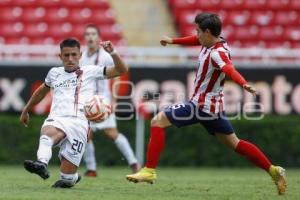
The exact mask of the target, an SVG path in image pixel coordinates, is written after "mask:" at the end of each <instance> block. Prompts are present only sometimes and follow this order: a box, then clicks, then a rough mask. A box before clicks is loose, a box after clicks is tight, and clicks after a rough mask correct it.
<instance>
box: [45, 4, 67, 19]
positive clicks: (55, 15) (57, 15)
mask: <svg viewBox="0 0 300 200" xmlns="http://www.w3.org/2000/svg"><path fill="white" fill-rule="evenodd" d="M67 19H69V10H68V9H67V8H65V7H62V8H50V9H49V8H48V9H47V12H46V16H45V21H47V22H51V23H52V22H53V23H58V22H64V21H66V20H67Z"/></svg>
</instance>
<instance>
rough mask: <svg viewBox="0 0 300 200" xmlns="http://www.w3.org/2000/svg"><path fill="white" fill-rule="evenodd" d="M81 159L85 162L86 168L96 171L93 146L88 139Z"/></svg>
mask: <svg viewBox="0 0 300 200" xmlns="http://www.w3.org/2000/svg"><path fill="white" fill-rule="evenodd" d="M83 160H84V162H85V165H86V168H87V170H91V171H96V167H97V164H96V156H95V146H94V143H93V141H91V140H90V141H89V142H88V143H87V144H86V148H85V152H84V154H83Z"/></svg>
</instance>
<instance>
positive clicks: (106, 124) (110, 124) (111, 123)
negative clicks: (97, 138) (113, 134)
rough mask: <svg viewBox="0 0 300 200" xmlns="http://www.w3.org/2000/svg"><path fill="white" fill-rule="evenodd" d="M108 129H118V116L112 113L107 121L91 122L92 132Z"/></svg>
mask: <svg viewBox="0 0 300 200" xmlns="http://www.w3.org/2000/svg"><path fill="white" fill-rule="evenodd" d="M106 128H117V122H116V116H115V114H114V113H112V114H111V115H110V116H109V117H108V118H107V119H106V120H105V121H103V122H100V123H95V122H91V129H92V131H94V132H96V131H97V130H103V129H106Z"/></svg>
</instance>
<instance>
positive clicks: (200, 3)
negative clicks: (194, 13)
mask: <svg viewBox="0 0 300 200" xmlns="http://www.w3.org/2000/svg"><path fill="white" fill-rule="evenodd" d="M219 6H220V0H210V1H207V0H197V2H196V8H199V9H216V8H218V7H219Z"/></svg>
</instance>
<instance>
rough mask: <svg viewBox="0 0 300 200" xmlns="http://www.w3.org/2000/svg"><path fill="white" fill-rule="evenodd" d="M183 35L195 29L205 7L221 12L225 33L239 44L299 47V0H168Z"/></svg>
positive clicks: (240, 45) (224, 34)
mask: <svg viewBox="0 0 300 200" xmlns="http://www.w3.org/2000/svg"><path fill="white" fill-rule="evenodd" d="M168 2H169V6H170V9H171V13H172V14H173V18H174V21H175V24H176V25H177V28H178V31H179V33H180V35H190V34H194V33H195V28H194V24H193V20H194V17H195V14H196V13H198V12H201V11H209V12H216V13H218V14H219V15H220V16H221V18H222V19H223V21H224V31H223V36H224V37H225V38H226V39H227V40H228V41H229V43H230V44H231V45H233V46H235V47H241V48H248V47H257V46H259V47H262V48H275V47H284V48H299V47H300V29H299V28H298V27H299V25H300V14H299V11H300V1H299V0H211V1H207V0H168Z"/></svg>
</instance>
